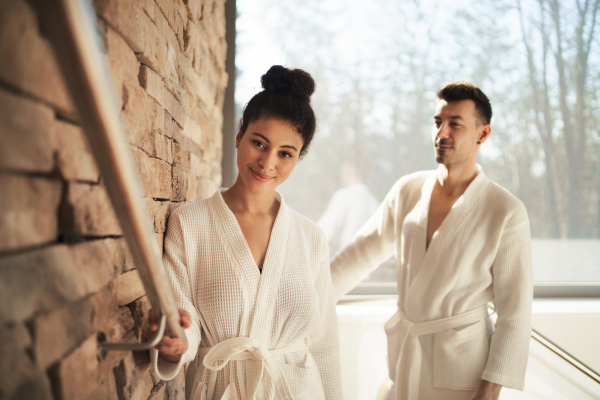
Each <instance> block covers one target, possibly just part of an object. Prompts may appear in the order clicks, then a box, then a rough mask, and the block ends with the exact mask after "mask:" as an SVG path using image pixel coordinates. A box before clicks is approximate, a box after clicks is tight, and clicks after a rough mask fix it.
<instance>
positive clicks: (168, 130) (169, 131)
mask: <svg viewBox="0 0 600 400" xmlns="http://www.w3.org/2000/svg"><path fill="white" fill-rule="evenodd" d="M165 136H166V137H169V138H172V139H173V142H175V143H180V144H181V143H183V138H184V136H183V130H182V129H181V128H180V127H179V126H178V125H177V124H176V123H175V121H173V118H171V114H169V113H165Z"/></svg>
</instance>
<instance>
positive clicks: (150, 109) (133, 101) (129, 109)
mask: <svg viewBox="0 0 600 400" xmlns="http://www.w3.org/2000/svg"><path fill="white" fill-rule="evenodd" d="M123 98H124V101H123V112H122V118H123V122H124V123H125V128H126V132H127V137H128V139H129V143H130V144H132V145H134V146H136V147H138V148H140V149H142V150H143V151H144V152H145V153H146V154H152V151H153V148H154V135H153V134H152V128H153V126H152V125H153V121H155V120H156V119H157V113H158V108H157V105H156V102H155V101H154V100H153V99H152V98H151V97H150V96H148V94H147V93H146V91H145V90H144V89H142V88H141V87H140V85H139V83H138V80H137V78H136V79H131V80H127V79H125V80H124V82H123Z"/></svg>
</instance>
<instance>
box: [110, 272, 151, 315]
mask: <svg viewBox="0 0 600 400" xmlns="http://www.w3.org/2000/svg"><path fill="white" fill-rule="evenodd" d="M114 285H115V291H116V295H117V304H119V306H124V305H127V304H129V303H131V302H132V301H135V300H137V299H139V298H140V297H142V296H144V295H145V294H146V289H145V288H144V284H143V283H142V280H141V278H140V273H139V272H138V271H137V270H133V271H128V272H125V273H124V274H121V275H119V276H118V277H117V279H115V280H114Z"/></svg>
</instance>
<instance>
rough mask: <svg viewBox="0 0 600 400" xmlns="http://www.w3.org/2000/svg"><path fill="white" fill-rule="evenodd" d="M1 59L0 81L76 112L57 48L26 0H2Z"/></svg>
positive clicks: (62, 109)
mask: <svg viewBox="0 0 600 400" xmlns="http://www.w3.org/2000/svg"><path fill="white" fill-rule="evenodd" d="M0 60H2V63H0V81H3V82H5V83H6V84H7V85H9V86H12V87H15V88H17V89H18V90H20V91H23V92H25V93H28V94H30V95H32V96H33V97H36V98H39V99H41V100H43V101H44V102H46V103H48V104H50V105H52V106H53V107H56V109H57V110H58V111H59V112H61V113H62V114H64V115H67V116H70V117H73V116H74V115H75V109H74V107H73V104H72V102H71V99H70V97H69V94H68V92H67V89H66V86H65V84H64V80H63V77H62V75H61V72H60V70H59V68H58V65H57V63H56V59H55V56H54V52H53V51H52V48H51V46H50V44H49V43H48V42H47V41H46V40H45V39H44V38H43V37H42V36H41V35H40V33H39V29H38V18H37V16H36V15H35V13H34V12H33V11H32V9H31V8H30V6H29V5H28V4H27V3H26V2H25V1H23V0H13V1H3V2H0Z"/></svg>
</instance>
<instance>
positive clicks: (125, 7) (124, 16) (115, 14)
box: [94, 0, 154, 53]
mask: <svg viewBox="0 0 600 400" xmlns="http://www.w3.org/2000/svg"><path fill="white" fill-rule="evenodd" d="M94 7H95V9H96V13H97V14H98V15H99V16H100V17H102V18H103V19H104V20H105V21H106V23H107V24H108V25H109V26H110V27H111V28H112V29H114V30H115V31H117V32H118V33H119V34H120V35H121V36H122V37H123V39H124V40H125V41H126V42H127V43H128V44H129V46H130V47H131V48H132V49H133V51H135V52H136V53H139V52H141V51H143V50H144V45H145V35H144V34H145V31H144V29H145V22H146V20H147V19H148V16H147V15H146V13H147V14H151V15H152V16H153V15H154V4H153V2H152V1H150V0H143V1H136V2H133V1H129V0H94Z"/></svg>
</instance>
